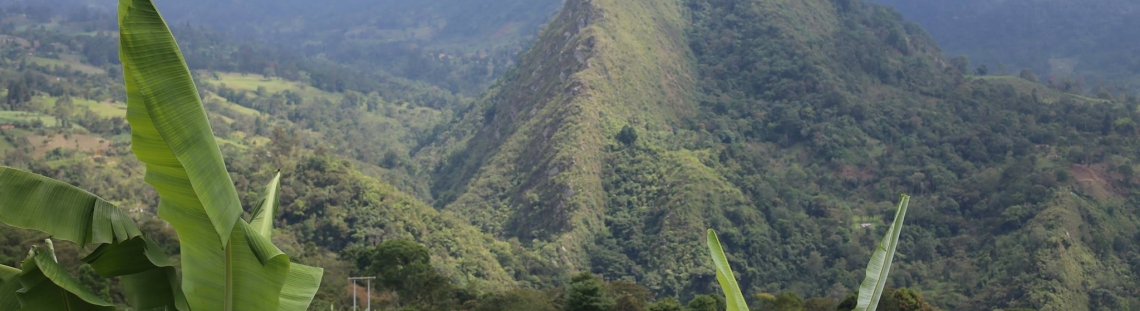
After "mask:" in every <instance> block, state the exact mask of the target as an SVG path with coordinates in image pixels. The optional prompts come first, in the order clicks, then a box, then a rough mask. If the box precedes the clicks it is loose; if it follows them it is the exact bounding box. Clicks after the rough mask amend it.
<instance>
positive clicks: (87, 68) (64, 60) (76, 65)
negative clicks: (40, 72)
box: [31, 55, 107, 75]
mask: <svg viewBox="0 0 1140 311" xmlns="http://www.w3.org/2000/svg"><path fill="white" fill-rule="evenodd" d="M31 61H32V62H33V63H36V64H39V65H41V66H59V67H64V66H71V69H73V70H78V71H79V72H82V73H85V74H89V75H105V74H107V71H106V70H103V68H99V67H95V66H91V65H88V64H84V63H83V62H82V61H80V60H79V56H75V55H60V59H54V58H44V57H32V59H31Z"/></svg>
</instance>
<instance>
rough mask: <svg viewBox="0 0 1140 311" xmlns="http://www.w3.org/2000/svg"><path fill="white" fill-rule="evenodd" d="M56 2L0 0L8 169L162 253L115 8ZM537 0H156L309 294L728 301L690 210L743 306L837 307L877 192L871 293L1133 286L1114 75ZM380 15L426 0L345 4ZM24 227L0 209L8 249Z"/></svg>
mask: <svg viewBox="0 0 1140 311" xmlns="http://www.w3.org/2000/svg"><path fill="white" fill-rule="evenodd" d="M72 2H78V1H72ZM72 2H68V1H59V2H58V3H56V5H51V6H48V5H36V4H32V3H29V4H19V5H8V6H0V10H2V11H0V88H2V89H3V90H4V91H3V93H0V95H2V96H0V98H2V101H0V134H2V135H3V137H4V140H3V141H0V153H2V155H3V160H2V161H0V164H2V165H4V166H9V167H15V168H18V169H23V170H28V171H31V172H34V173H37V174H41V175H44V176H48V177H52V178H56V179H59V180H63V181H65V182H68V183H70V184H72V185H75V186H78V187H80V188H83V189H89V190H91V191H92V192H94V193H95V194H97V195H99V196H101V197H103V198H105V199H107V200H109V201H111V202H113V203H114V204H116V205H118V206H120V207H123V208H124V209H127V210H128V211H129V213H130V215H131V216H132V217H133V218H135V219H136V221H137V222H138V223H140V226H141V227H142V228H143V229H145V230H144V231H146V232H149V233H151V238H152V239H154V240H155V241H156V242H157V243H158V244H160V245H162V246H163V248H164V249H165V250H166V252H167V253H171V254H175V256H174V258H175V259H176V260H177V258H178V252H179V248H178V239H177V237H176V236H175V234H174V232H173V229H171V227H170V225H169V224H166V223H165V222H163V221H162V220H160V219H159V218H158V217H157V215H156V213H157V207H158V202H159V199H158V194H157V193H156V192H154V190H152V189H150V188H149V187H148V186H147V184H146V182H145V181H144V171H145V167H144V165H143V163H141V162H140V161H139V160H138V159H137V158H135V156H134V155H132V153H131V146H130V141H131V135H130V130H131V129H130V126H129V125H128V124H127V122H126V118H125V114H126V104H125V101H126V92H125V91H124V81H123V78H122V71H121V70H122V69H121V67H120V60H119V57H118V55H119V54H118V51H117V48H118V43H119V40H118V37H117V36H118V33H117V31H116V30H117V29H116V27H117V25H116V20H115V16H114V14H113V13H112V12H111V11H110V10H106V9H102V8H101V7H100V5H102V4H99V3H96V5H94V6H83V5H77V4H68V3H72ZM500 2H501V3H500ZM557 4H558V3H553V2H551V1H544V2H543V1H538V2H527V1H505V0H504V1H474V2H470V3H466V4H465V5H463V6H449V5H447V3H446V2H445V1H428V2H424V3H419V2H415V3H413V2H411V1H392V2H383V3H380V4H373V3H364V2H359V3H356V2H354V1H346V2H345V4H344V5H343V6H335V10H350V11H352V12H356V13H358V14H354V15H351V16H345V18H343V19H328V18H325V19H316V20H323V21H325V22H323V23H317V22H312V23H300V25H292V26H290V25H289V24H288V21H290V20H300V21H310V20H314V19H312V17H311V16H328V15H330V14H338V13H337V11H334V8H332V7H334V6H328V7H327V8H325V7H322V8H323V9H322V10H321V11H312V10H308V11H312V12H308V11H306V10H304V9H305V8H309V6H306V5H305V4H302V3H299V2H295V1H287V2H286V3H284V4H283V5H281V6H276V7H274V8H272V9H270V11H269V12H272V10H279V11H281V12H288V13H289V14H302V13H297V12H299V11H306V12H304V13H303V14H307V15H303V16H295V17H291V18H286V17H284V16H282V17H280V18H274V19H269V18H270V16H272V15H273V14H269V13H267V12H258V13H257V14H263V15H258V17H260V18H264V19H258V18H250V19H249V20H248V21H247V24H234V23H224V22H223V21H225V20H229V19H235V18H241V17H242V16H247V15H242V14H253V13H243V12H245V11H253V10H254V9H253V8H244V7H243V6H245V5H248V6H257V4H256V1H255V2H249V3H244V2H243V5H239V6H236V7H235V9H234V10H231V11H228V14H235V15H234V16H226V15H223V14H221V13H218V14H219V15H209V16H206V15H203V19H202V20H200V21H190V20H189V19H188V18H186V17H185V16H195V14H202V13H201V12H203V10H206V7H208V5H204V4H196V3H189V2H186V3H177V4H176V3H171V4H170V5H169V6H166V4H165V3H159V5H160V8H161V9H162V10H163V12H168V13H167V14H168V15H169V16H171V19H170V20H172V21H177V22H172V23H171V26H172V29H173V31H174V34H175V36H176V37H177V39H178V42H179V44H180V46H181V48H182V51H183V54H184V55H185V58H186V61H187V63H188V64H189V66H190V69H191V70H192V72H193V75H194V80H195V82H196V83H197V84H198V92H199V96H200V97H201V98H202V101H203V103H204V106H205V108H206V111H207V116H208V118H209V123H210V127H211V128H212V129H213V131H214V134H215V136H216V137H217V140H218V142H219V144H220V146H221V150H222V154H223V155H224V156H225V159H226V160H227V162H226V163H225V164H226V166H227V169H228V170H229V172H230V174H231V178H232V179H233V181H234V183H235V186H236V187H237V189H238V192H239V193H238V194H239V196H240V197H241V200H242V204H243V205H244V206H245V207H246V210H247V211H252V210H253V207H254V206H255V205H256V204H257V202H258V199H259V198H261V195H262V194H261V193H262V190H263V186H264V185H265V183H267V182H268V181H269V180H270V179H271V178H273V176H274V174H275V173H277V172H278V171H280V172H281V173H282V174H283V176H282V182H281V194H280V204H281V209H282V210H281V212H280V215H278V217H276V219H275V221H274V223H275V225H276V228H277V229H276V234H275V235H273V243H274V244H276V245H277V246H278V247H280V248H281V250H282V251H284V252H285V253H287V254H289V256H291V257H292V258H293V260H295V261H296V262H299V263H303V264H308V265H314V266H319V267H323V268H324V269H325V276H324V278H323V281H322V287H321V289H320V291H319V292H318V293H317V296H316V299H315V300H314V302H313V304H312V307H311V309H313V310H328V309H330V308H331V309H334V310H344V309H345V308H347V306H351V305H352V303H353V301H352V297H353V294H354V293H357V294H361V293H364V289H361V288H357V287H352V286H351V285H350V284H349V282H348V280H347V277H349V276H361V275H367V276H376V277H378V279H377V281H376V283H374V284H373V285H374V286H376V288H375V290H376V294H375V296H374V297H373V300H372V302H373V303H375V304H377V305H379V306H380V309H381V310H575V311H577V310H615V311H617V310H656V311H666V310H692V311H696V310H723V309H724V303H725V302H724V300H723V297H722V296H719V295H717V293H718V292H719V289H718V287H717V285H716V284H717V281H716V277H715V273H714V269H713V266H712V264H711V262H710V260H709V256H708V255H707V249H706V247H705V245H704V240H703V234H704V233H705V229H708V228H715V229H716V230H717V231H718V232H720V234H721V241H722V242H723V243H724V245H725V249H726V252H727V253H728V256H729V259H730V261H731V262H732V263H733V265H734V266H733V268H734V269H735V270H736V273H737V276H738V279H739V282H740V285H741V287H742V288H744V290H745V294H746V296H747V298H748V301H749V303H750V304H751V305H752V307H753V309H754V310H850V309H851V308H853V307H854V305H853V303H854V302H853V299H854V297H855V296H854V293H855V290H856V289H857V288H859V281H861V280H862V277H863V274H862V273H863V269H864V268H865V267H866V265H865V263H866V262H867V259H868V256H869V255H870V253H871V251H872V250H873V249H875V247H876V244H877V243H878V239H879V237H881V236H883V233H884V232H885V231H886V226H885V225H886V224H889V222H890V221H891V217H892V216H893V215H894V214H893V212H894V209H893V207H894V204H893V203H894V200H895V199H896V198H897V196H898V193H899V192H905V193H909V194H912V195H914V200H913V202H912V203H911V211H910V214H909V216H908V218H907V225H908V227H907V229H906V230H905V231H903V232H902V235H901V240H900V241H901V242H900V246H899V250H898V252H899V254H898V256H897V257H896V264H895V267H894V269H893V270H892V273H891V274H890V279H889V280H890V283H889V284H890V286H891V287H892V288H891V289H890V290H888V291H887V293H888V294H886V295H884V299H883V300H882V301H881V302H880V310H934V309H939V308H940V309H945V310H963V309H966V310H973V309H979V310H997V309H1001V310H1024V309H1020V308H1026V309H1028V310H1102V309H1110V310H1130V309H1134V308H1138V307H1140V300H1137V298H1136V297H1140V292H1138V290H1140V280H1136V279H1135V278H1134V277H1126V276H1131V275H1134V274H1135V272H1134V271H1140V246H1138V245H1137V244H1136V241H1137V240H1140V209H1137V208H1136V207H1135V205H1136V204H1137V202H1135V200H1133V199H1131V197H1132V194H1133V193H1135V192H1136V191H1137V190H1140V188H1138V182H1140V180H1138V179H1137V178H1138V176H1135V172H1134V171H1135V168H1136V164H1137V163H1135V162H1136V160H1135V158H1136V155H1135V154H1136V153H1135V151H1136V150H1137V147H1140V140H1138V139H1137V137H1138V134H1140V125H1137V124H1136V122H1138V121H1136V120H1140V111H1138V110H1137V109H1138V108H1140V107H1138V106H1140V98H1138V97H1136V96H1134V95H1132V94H1131V93H1129V92H1127V91H1124V90H1121V89H1118V88H1111V87H1108V85H1112V84H1114V83H1110V82H1105V83H1104V86H1103V87H1093V85H1090V84H1089V83H1088V82H1084V83H1082V81H1080V80H1079V79H1077V78H1067V79H1066V78H1062V77H1054V76H1053V75H1052V74H1050V73H1049V72H1047V71H1044V70H1045V69H1042V68H1040V67H1039V66H1038V64H1037V62H1038V61H1039V60H1040V59H1035V58H1033V57H1037V56H1031V55H1023V56H1019V55H1014V56H1002V57H1011V58H1015V59H1022V60H1024V61H1025V62H1024V63H1014V62H1006V61H997V62H1002V63H1007V64H1009V66H1008V67H1007V69H1009V70H1012V71H1016V72H1017V74H1016V75H1015V74H1013V73H1008V74H1007V73H1005V72H1002V71H1001V70H998V69H997V68H996V67H995V66H993V65H992V64H994V62H995V61H986V60H985V59H987V57H990V56H974V54H971V57H970V59H972V60H974V64H971V62H970V61H969V60H967V59H966V58H964V57H949V56H946V55H945V54H946V53H944V52H943V50H942V49H941V48H940V47H939V44H938V43H936V39H937V40H939V42H943V41H942V40H943V39H942V37H941V36H940V34H939V33H938V32H936V31H938V30H937V29H938V28H936V27H931V29H932V33H933V36H932V35H930V34H927V32H926V31H925V30H924V29H923V27H921V26H920V25H919V24H917V23H914V22H910V21H907V20H906V19H905V18H903V14H902V13H899V12H898V11H896V10H894V9H892V8H890V7H888V6H884V5H880V4H873V3H867V2H863V1H858V0H805V1H788V0H777V1H750V0H683V1H648V0H637V1H617V0H592V1H586V0H569V1H565V3H564V4H563V6H562V9H561V10H560V11H558V13H557V15H556V16H554V17H553V20H552V21H550V23H549V24H545V26H541V27H540V25H543V24H544V23H545V22H546V21H548V18H549V17H550V14H551V13H552V12H554V9H557ZM496 5H502V6H503V7H507V8H512V9H496ZM974 7H977V6H974ZM394 8H404V9H406V10H404V12H406V11H411V12H417V13H416V14H408V15H407V16H404V15H403V14H393V13H390V12H389V13H385V14H381V15H376V16H365V15H368V14H365V13H367V12H373V11H387V10H393V11H400V10H395V9H394ZM207 11H209V10H207ZM214 11H216V10H214ZM904 11H906V9H905V7H904ZM283 14H284V13H283ZM322 14H324V15H322ZM248 16H253V15H248ZM286 16H292V15H286ZM479 16H490V17H488V18H487V19H485V20H483V19H478V18H477V17H479ZM421 17H422V18H421ZM916 18H918V17H916ZM460 19H477V20H478V21H474V20H467V21H463V20H460ZM919 20H920V21H921V20H922V18H919ZM365 21H366V22H365ZM351 23H359V24H361V25H367V26H369V27H375V29H348V28H346V27H348V26H345V25H346V24H351ZM416 23H423V24H416ZM473 23H474V24H479V27H462V28H457V27H455V26H448V25H453V24H454V25H463V24H473ZM211 24H217V25H226V26H213V25H211ZM506 24H510V25H512V26H511V27H514V28H512V30H511V31H506V32H504V31H502V29H500V28H502V27H503V26H501V25H506ZM254 25H258V26H257V27H259V28H256V27H254ZM362 27H363V26H362ZM239 28H243V29H239ZM366 28H367V27H366ZM420 28H423V29H420ZM540 28H541V31H540V32H538V34H537V35H533V32H537V31H539V29H540ZM417 29H418V30H417ZM527 29H530V30H527ZM957 30H959V31H965V30H962V29H960V28H958V29H957ZM528 32H529V33H528ZM331 34H335V35H331ZM1121 35H1126V34H1124V33H1121ZM488 36H501V37H498V38H496V40H491V41H488V40H485V38H487V37H488ZM259 38H260V39H259ZM313 38H327V39H326V40H323V41H312V40H313ZM473 38H476V39H475V40H481V42H480V43H473V42H471V41H470V40H472V39H473ZM273 40H284V41H282V42H291V43H287V44H284V45H281V44H277V43H270V42H273ZM1065 42H1068V41H1065ZM293 43H296V44H293ZM532 43H533V45H532ZM944 43H947V44H955V43H953V41H952V40H951V41H949V42H944ZM290 44H292V45H293V46H294V47H293V48H290V47H289V46H288V45H290ZM409 46H414V47H409ZM527 46H529V48H525V47H527ZM1071 48H1072V49H1074V50H1073V51H1084V50H1080V49H1078V48H1077V47H1076V45H1073V46H1072V47H1071ZM1101 48H1102V49H1103V50H1105V51H1115V52H1112V53H1125V54H1126V52H1121V51H1127V48H1123V47H1122V48H1118V47H1114V46H1104V47H1101ZM518 51H523V52H521V53H520V54H517V55H516V54H515V52H518ZM949 51H950V52H952V53H959V52H962V53H970V51H968V50H965V49H961V48H958V47H954V48H951V49H949ZM401 53H403V54H401ZM440 53H444V54H447V55H444V56H440ZM992 53H993V54H992V55H1000V54H999V53H1000V52H992ZM1074 53H1076V52H1074ZM1105 53H1109V52H1105ZM393 55H404V56H401V57H404V58H400V57H392V56H393ZM978 55H982V54H978ZM993 57H994V58H992V59H995V60H1000V59H1001V58H998V56H993ZM379 59H383V60H384V61H382V62H378V61H376V60H379ZM979 60H982V61H981V62H979ZM1090 62H1091V61H1090ZM362 64H368V65H362ZM979 64H982V65H985V64H991V66H977V65H979ZM1014 68H1017V69H1014ZM1022 68H1025V69H1026V70H1021V69H1022ZM1036 72H1041V76H1038V74H1037V73H1036ZM1114 74H1115V73H1114ZM1119 74H1120V75H1124V74H1123V73H1119ZM1105 77H1109V76H1105ZM1106 79H1107V78H1106ZM1109 81H1121V82H1116V83H1119V84H1126V83H1127V82H1125V81H1124V80H1109ZM250 213H252V212H250ZM42 238H44V236H41V235H39V234H35V233H31V232H29V231H24V230H18V229H14V228H11V227H6V226H0V264H5V265H12V264H15V263H17V262H19V261H20V260H21V259H23V258H24V257H25V256H26V253H27V249H28V247H29V245H31V244H34V243H38V242H39V241H42ZM57 247H58V248H59V249H61V252H60V253H61V254H65V253H70V254H71V255H66V256H61V257H60V258H59V261H60V262H70V263H75V264H74V265H68V266H70V267H75V268H74V269H73V270H72V271H68V272H69V273H71V274H72V275H75V276H77V278H78V279H79V280H80V281H81V282H82V283H83V285H85V286H86V287H89V288H90V289H92V290H93V291H94V292H96V293H99V294H100V295H102V296H103V297H105V298H107V299H108V300H110V301H114V302H116V303H119V304H123V303H125V297H124V296H123V294H122V292H123V284H122V283H121V282H120V281H110V282H106V281H102V280H101V279H99V278H97V277H96V275H95V272H94V270H92V269H91V268H90V267H89V266H88V265H82V264H78V260H79V258H80V257H81V256H79V255H77V254H85V253H87V252H90V251H91V250H84V249H80V248H79V247H77V246H75V245H70V244H65V243H60V244H59V245H58V246H57Z"/></svg>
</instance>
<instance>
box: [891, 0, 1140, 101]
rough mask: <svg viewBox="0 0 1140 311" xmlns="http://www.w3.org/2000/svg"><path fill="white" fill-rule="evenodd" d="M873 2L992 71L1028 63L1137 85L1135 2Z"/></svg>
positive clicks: (1139, 22) (1088, 80) (1090, 81)
mask: <svg viewBox="0 0 1140 311" xmlns="http://www.w3.org/2000/svg"><path fill="white" fill-rule="evenodd" d="M877 1H879V2H882V3H885V4H889V5H892V6H894V7H896V8H898V9H899V11H902V12H903V14H904V15H905V16H906V17H907V18H910V19H913V20H915V21H917V22H918V23H920V24H922V25H923V27H925V28H926V29H927V30H929V31H930V33H931V34H932V35H934V38H935V39H937V40H938V42H939V43H941V44H942V47H943V48H945V49H946V51H947V52H948V53H951V54H953V55H960V54H964V55H968V56H969V57H970V59H971V60H972V61H973V62H974V63H977V64H979V65H982V64H984V65H987V67H988V68H989V70H990V71H991V72H993V73H999V72H1000V70H999V69H1001V68H1002V67H1004V68H1005V69H1006V70H1007V71H1008V72H1011V73H1014V74H1016V73H1017V70H1020V69H1023V68H1027V69H1032V70H1034V71H1036V72H1038V74H1040V75H1042V76H1043V77H1048V78H1051V80H1055V82H1058V83H1060V82H1062V81H1061V80H1062V79H1064V78H1071V79H1073V80H1077V81H1079V82H1083V87H1085V88H1088V89H1095V88H1098V87H1112V86H1126V87H1129V88H1131V89H1132V90H1136V89H1137V88H1138V87H1140V80H1138V79H1137V78H1136V77H1137V76H1140V75H1138V74H1140V57H1137V54H1138V53H1137V51H1140V3H1137V2H1136V1H1128V0H1091V1H1027V0H1012V1H995V0H967V1H954V2H948V1H937V0H904V1H898V0H877ZM1042 80H1043V81H1044V80H1045V79H1042Z"/></svg>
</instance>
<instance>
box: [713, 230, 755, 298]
mask: <svg viewBox="0 0 1140 311" xmlns="http://www.w3.org/2000/svg"><path fill="white" fill-rule="evenodd" d="M707 239H708V245H709V253H710V254H711V255H712V258H713V265H714V266H715V267H716V280H717V282H720V288H721V290H723V291H724V298H725V303H726V304H727V305H728V311H748V302H746V301H744V294H743V293H741V292H740V285H737V284H736V277H735V276H733V275H732V267H729V266H728V258H727V257H725V256H724V249H723V248H721V246H720V239H718V238H717V236H716V232H715V231H713V230H712V229H709V232H708V238H707Z"/></svg>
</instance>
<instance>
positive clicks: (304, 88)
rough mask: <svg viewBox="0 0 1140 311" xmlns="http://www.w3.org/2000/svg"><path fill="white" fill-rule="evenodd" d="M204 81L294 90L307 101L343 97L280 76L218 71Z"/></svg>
mask: <svg viewBox="0 0 1140 311" xmlns="http://www.w3.org/2000/svg"><path fill="white" fill-rule="evenodd" d="M203 82H205V83H210V84H214V85H222V84H225V85H226V87H229V88H232V89H236V90H245V91H251V92H255V91H257V89H258V88H265V91H266V92H268V93H269V94H273V93H280V92H283V91H293V92H296V93H297V94H299V95H301V97H302V98H304V99H305V100H306V101H309V100H313V99H316V98H318V97H324V98H326V99H328V100H331V101H334V102H337V101H340V99H341V98H342V97H343V96H342V95H341V94H335V93H329V92H325V91H322V90H320V89H317V88H315V87H312V86H308V85H305V84H302V83H299V82H294V81H288V80H282V79H280V78H271V79H265V77H263V76H261V75H254V74H240V73H229V72H218V73H215V74H214V77H209V78H207V79H204V80H203Z"/></svg>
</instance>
